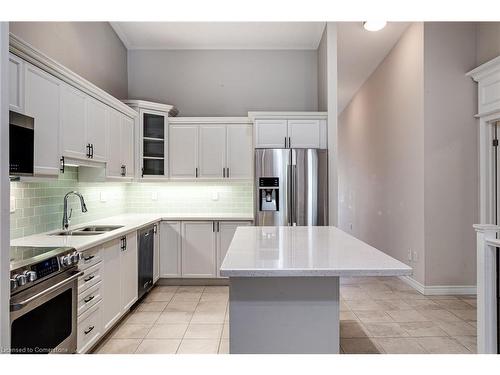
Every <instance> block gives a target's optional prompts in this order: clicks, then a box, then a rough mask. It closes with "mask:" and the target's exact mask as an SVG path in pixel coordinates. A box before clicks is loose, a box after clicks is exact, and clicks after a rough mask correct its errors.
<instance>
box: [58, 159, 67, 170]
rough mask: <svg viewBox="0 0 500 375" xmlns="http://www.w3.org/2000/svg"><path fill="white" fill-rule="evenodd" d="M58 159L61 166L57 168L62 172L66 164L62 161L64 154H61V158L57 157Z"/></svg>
mask: <svg viewBox="0 0 500 375" xmlns="http://www.w3.org/2000/svg"><path fill="white" fill-rule="evenodd" d="M59 161H60V162H61V167H60V168H59V171H60V172H61V173H64V167H65V166H66V164H65V163H64V156H61V159H59Z"/></svg>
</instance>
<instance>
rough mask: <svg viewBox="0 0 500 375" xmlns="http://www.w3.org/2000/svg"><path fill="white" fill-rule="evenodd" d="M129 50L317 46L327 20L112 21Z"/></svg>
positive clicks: (302, 47) (310, 47)
mask: <svg viewBox="0 0 500 375" xmlns="http://www.w3.org/2000/svg"><path fill="white" fill-rule="evenodd" d="M111 26H112V27H113V29H114V30H115V31H116V33H117V34H118V36H119V37H120V39H121V40H122V42H123V44H125V46H126V47H127V49H316V48H318V44H319V41H320V39H321V35H322V33H323V28H324V26H325V23H324V22H111Z"/></svg>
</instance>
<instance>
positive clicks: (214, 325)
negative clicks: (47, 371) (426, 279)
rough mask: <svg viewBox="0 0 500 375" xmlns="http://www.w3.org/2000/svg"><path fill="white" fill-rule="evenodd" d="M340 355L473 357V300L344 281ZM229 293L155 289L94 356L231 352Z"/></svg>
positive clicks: (393, 283) (394, 281)
mask: <svg viewBox="0 0 500 375" xmlns="http://www.w3.org/2000/svg"><path fill="white" fill-rule="evenodd" d="M340 346H341V353H393V354H396V353H405V354H413V353H441V354H445V353H475V352H476V298H475V296H424V295H422V294H420V293H419V292H417V291H415V290H414V289H412V288H411V287H410V286H408V285H407V284H405V283H404V282H402V281H401V280H399V279H398V278H393V277H369V278H368V277H367V278H343V279H341V305H340ZM228 348H229V315H228V287H225V286H206V287H203V286H179V287H177V286H157V287H155V288H154V289H153V290H152V291H151V293H150V294H149V295H148V296H147V297H146V298H145V299H144V301H142V302H141V303H140V304H139V305H138V306H137V307H136V308H134V309H133V311H132V312H131V313H130V314H129V315H128V316H127V317H126V318H125V319H123V321H122V322H121V323H120V324H119V325H118V326H117V327H116V328H115V329H114V330H113V331H112V332H111V333H110V334H109V335H108V336H107V338H106V339H105V340H104V341H103V342H102V343H101V344H100V345H99V347H98V348H96V349H95V351H94V352H95V353H138V354H139V353H164V354H174V353H179V354H180V353H192V354H194V353H207V354H216V353H219V354H226V353H228Z"/></svg>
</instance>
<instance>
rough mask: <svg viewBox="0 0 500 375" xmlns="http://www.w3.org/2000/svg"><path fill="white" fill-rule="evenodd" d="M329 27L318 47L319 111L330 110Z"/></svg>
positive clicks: (326, 28)
mask: <svg viewBox="0 0 500 375" xmlns="http://www.w3.org/2000/svg"><path fill="white" fill-rule="evenodd" d="M327 39H328V27H327V26H325V30H324V31H323V35H322V36H321V40H320V42H319V46H318V111H327V110H328V59H327V55H328V48H327V47H328V40H327Z"/></svg>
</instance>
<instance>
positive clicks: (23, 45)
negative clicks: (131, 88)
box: [9, 33, 137, 118]
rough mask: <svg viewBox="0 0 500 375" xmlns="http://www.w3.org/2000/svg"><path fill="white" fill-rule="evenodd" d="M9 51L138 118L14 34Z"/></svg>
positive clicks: (132, 111)
mask: <svg viewBox="0 0 500 375" xmlns="http://www.w3.org/2000/svg"><path fill="white" fill-rule="evenodd" d="M9 50H10V52H11V53H12V54H14V55H16V56H18V57H20V58H21V59H23V60H25V61H28V62H29V63H31V64H33V65H35V66H36V67H38V68H40V69H42V70H44V71H45V72H47V73H49V74H51V75H53V76H55V77H57V78H59V79H60V80H62V81H64V82H66V83H67V84H68V85H71V86H73V87H75V88H77V89H78V90H80V91H83V92H84V93H86V94H88V95H90V96H92V97H93V98H95V99H97V100H99V101H100V102H102V103H104V104H106V105H108V106H110V107H112V108H114V109H116V110H117V111H119V112H122V113H123V114H125V115H127V116H129V117H132V118H135V117H137V112H136V111H134V110H133V109H132V108H130V107H129V106H127V105H126V104H124V103H122V102H121V101H120V100H118V99H116V98H115V97H114V96H112V95H110V94H108V93H107V92H106V91H104V90H102V89H100V88H99V87H97V86H96V85H94V84H93V83H91V82H89V81H87V80H86V79H85V78H83V77H81V76H79V75H78V74H76V73H75V72H73V71H71V70H69V69H68V68H66V67H65V66H64V65H62V64H60V63H58V62H57V61H55V60H53V59H51V58H50V57H48V56H47V55H45V54H44V53H43V52H41V51H39V50H37V49H36V48H34V47H33V46H32V45H30V44H29V43H27V42H25V41H24V40H22V39H20V38H19V37H17V36H16V35H14V34H12V33H10V34H9Z"/></svg>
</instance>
